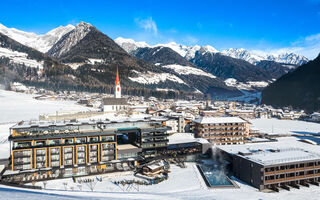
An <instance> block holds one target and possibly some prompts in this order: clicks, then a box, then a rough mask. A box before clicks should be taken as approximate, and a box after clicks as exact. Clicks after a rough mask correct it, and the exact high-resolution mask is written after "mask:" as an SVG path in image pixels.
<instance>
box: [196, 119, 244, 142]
mask: <svg viewBox="0 0 320 200" xmlns="http://www.w3.org/2000/svg"><path fill="white" fill-rule="evenodd" d="M192 129H193V132H194V133H195V136H196V137H199V138H205V139H207V140H208V141H209V142H210V143H212V144H217V145H227V144H243V143H245V142H246V140H247V138H248V137H249V134H250V123H249V122H247V121H245V120H243V119H241V118H239V117H200V118H198V119H195V120H194V121H193V127H192Z"/></svg>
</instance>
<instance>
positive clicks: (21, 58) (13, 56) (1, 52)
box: [0, 47, 43, 69]
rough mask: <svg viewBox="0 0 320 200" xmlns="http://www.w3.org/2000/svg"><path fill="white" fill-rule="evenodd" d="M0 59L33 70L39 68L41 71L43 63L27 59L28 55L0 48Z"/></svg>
mask: <svg viewBox="0 0 320 200" xmlns="http://www.w3.org/2000/svg"><path fill="white" fill-rule="evenodd" d="M0 57H7V58H9V59H10V61H11V62H13V63H17V64H23V65H25V66H28V67H34V68H37V67H39V69H43V61H41V62H38V61H36V60H32V59H29V58H28V54H26V53H22V52H19V51H12V50H11V49H6V48H2V47H0Z"/></svg>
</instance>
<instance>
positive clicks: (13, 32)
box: [0, 24, 75, 53]
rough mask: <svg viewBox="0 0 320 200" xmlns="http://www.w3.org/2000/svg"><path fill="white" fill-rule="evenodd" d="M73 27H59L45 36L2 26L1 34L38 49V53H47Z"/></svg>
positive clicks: (0, 25) (0, 26) (0, 27)
mask: <svg viewBox="0 0 320 200" xmlns="http://www.w3.org/2000/svg"><path fill="white" fill-rule="evenodd" d="M74 28H75V27H74V26H73V25H67V26H59V27H58V28H55V29H53V30H51V31H49V32H48V33H46V34H44V35H37V34H35V33H30V32H25V31H21V30H18V29H15V28H7V27H6V26H4V25H2V24H0V33H2V34H4V35H6V36H8V37H10V38H12V39H14V40H16V41H17V42H20V43H21V44H23V45H26V46H28V47H31V48H34V49H37V50H38V51H40V52H42V53H45V52H47V51H48V50H49V49H50V48H51V47H52V46H53V45H54V44H55V43H56V42H57V41H58V40H60V38H61V37H62V36H64V35H65V34H67V33H69V32H70V31H72V30H73V29H74Z"/></svg>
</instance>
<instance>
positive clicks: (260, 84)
mask: <svg viewBox="0 0 320 200" xmlns="http://www.w3.org/2000/svg"><path fill="white" fill-rule="evenodd" d="M224 82H225V84H226V85H227V86H229V87H236V88H237V89H239V90H254V89H255V88H264V87H267V86H268V85H269V83H268V82H265V81H248V82H246V83H243V82H239V81H237V80H236V79H234V78H228V79H226V80H224Z"/></svg>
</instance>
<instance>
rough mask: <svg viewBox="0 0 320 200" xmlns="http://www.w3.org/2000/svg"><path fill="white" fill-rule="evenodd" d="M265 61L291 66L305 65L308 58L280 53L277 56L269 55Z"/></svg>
mask: <svg viewBox="0 0 320 200" xmlns="http://www.w3.org/2000/svg"><path fill="white" fill-rule="evenodd" d="M267 60H271V61H275V62H278V63H284V64H291V65H302V64H305V63H307V62H308V61H309V60H308V58H306V57H304V56H301V55H298V54H295V53H282V54H279V55H269V56H268V57H267Z"/></svg>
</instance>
